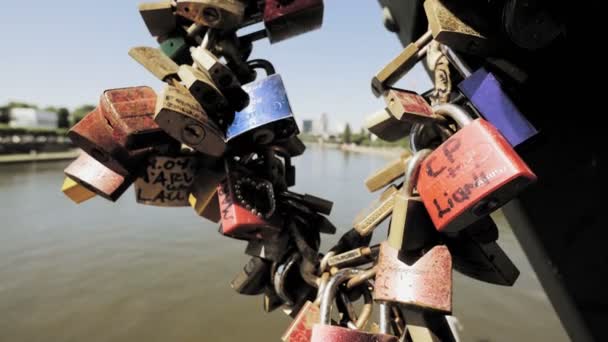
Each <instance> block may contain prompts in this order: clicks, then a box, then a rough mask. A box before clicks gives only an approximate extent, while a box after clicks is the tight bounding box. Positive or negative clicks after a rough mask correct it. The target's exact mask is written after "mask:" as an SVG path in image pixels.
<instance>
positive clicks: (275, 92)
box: [226, 61, 299, 149]
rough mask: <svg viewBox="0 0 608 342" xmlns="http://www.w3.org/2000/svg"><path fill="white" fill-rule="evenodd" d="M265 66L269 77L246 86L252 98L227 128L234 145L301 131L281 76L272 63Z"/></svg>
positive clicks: (272, 139)
mask: <svg viewBox="0 0 608 342" xmlns="http://www.w3.org/2000/svg"><path fill="white" fill-rule="evenodd" d="M256 62H259V61H256ZM265 69H266V71H267V74H268V75H267V77H265V78H263V79H261V80H259V81H255V82H252V83H249V84H246V85H244V86H243V89H244V90H245V91H246V92H247V93H248V94H249V98H250V101H249V105H248V106H247V107H245V108H244V109H243V110H241V111H240V112H237V113H236V114H235V117H234V121H233V122H232V125H230V127H228V131H227V132H226V141H227V142H228V143H229V144H230V145H231V146H232V147H235V146H240V147H239V148H240V149H242V148H247V147H253V146H255V145H256V144H262V145H267V144H271V143H273V142H277V141H281V140H285V139H289V138H291V137H293V136H295V135H297V134H298V133H299V129H298V124H297V123H296V120H295V118H294V116H293V112H292V110H291V106H290V104H289V99H288V98H287V92H286V91H285V86H284V85H283V80H282V79H281V76H280V75H278V74H275V73H274V69H273V68H272V66H269V65H267V66H265ZM234 141H238V143H233V142H234Z"/></svg>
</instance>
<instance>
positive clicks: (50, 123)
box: [8, 108, 57, 128]
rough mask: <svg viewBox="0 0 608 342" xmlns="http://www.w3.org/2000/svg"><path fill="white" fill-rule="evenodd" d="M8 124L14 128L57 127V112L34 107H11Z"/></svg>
mask: <svg viewBox="0 0 608 342" xmlns="http://www.w3.org/2000/svg"><path fill="white" fill-rule="evenodd" d="M8 117H9V121H8V125H9V126H10V127H14V128H31V127H35V128H57V114H56V113H53V112H47V111H44V110H39V109H34V108H11V109H9V113H8Z"/></svg>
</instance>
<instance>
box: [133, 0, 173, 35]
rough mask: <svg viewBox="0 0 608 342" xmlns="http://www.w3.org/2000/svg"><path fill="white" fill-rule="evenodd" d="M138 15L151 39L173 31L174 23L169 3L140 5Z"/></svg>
mask: <svg viewBox="0 0 608 342" xmlns="http://www.w3.org/2000/svg"><path fill="white" fill-rule="evenodd" d="M139 13H140V14H141V17H142V19H143V20H144V23H145V24H146V27H147V28H148V31H150V34H151V35H152V36H153V37H158V36H163V35H166V34H169V33H171V32H172V31H173V30H175V26H176V21H175V16H174V15H173V6H172V5H171V1H162V2H147V3H143V4H140V5H139Z"/></svg>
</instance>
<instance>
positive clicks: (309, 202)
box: [280, 191, 334, 215]
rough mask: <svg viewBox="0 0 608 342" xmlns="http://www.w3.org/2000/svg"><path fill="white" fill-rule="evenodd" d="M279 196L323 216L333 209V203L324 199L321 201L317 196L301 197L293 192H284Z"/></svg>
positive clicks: (307, 195)
mask: <svg viewBox="0 0 608 342" xmlns="http://www.w3.org/2000/svg"><path fill="white" fill-rule="evenodd" d="M280 196H281V197H283V198H289V199H292V200H294V201H297V202H299V203H301V204H303V205H305V206H307V207H308V208H310V209H311V210H313V211H315V212H317V213H321V214H323V215H330V214H331V209H332V208H333V205H334V203H333V202H331V201H328V200H326V199H323V198H320V197H317V196H313V195H309V194H304V195H301V194H298V193H295V192H293V191H284V192H282V193H281V194H280Z"/></svg>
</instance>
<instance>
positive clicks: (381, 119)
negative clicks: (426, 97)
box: [365, 109, 412, 142]
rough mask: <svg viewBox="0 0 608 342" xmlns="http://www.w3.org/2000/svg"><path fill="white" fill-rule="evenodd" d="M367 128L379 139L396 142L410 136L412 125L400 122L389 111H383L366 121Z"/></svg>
mask: <svg viewBox="0 0 608 342" xmlns="http://www.w3.org/2000/svg"><path fill="white" fill-rule="evenodd" d="M365 127H366V128H367V130H368V131H370V132H371V133H372V134H374V135H375V136H377V137H378V138H380V139H382V140H384V141H389V142H394V141H397V140H399V139H402V138H405V137H406V136H407V135H408V134H410V130H411V128H412V124H411V123H410V122H407V121H399V119H397V118H396V117H394V116H393V115H392V114H391V113H390V112H389V111H388V109H382V110H380V111H377V112H375V113H374V114H372V115H370V116H368V117H367V118H366V119H365Z"/></svg>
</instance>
